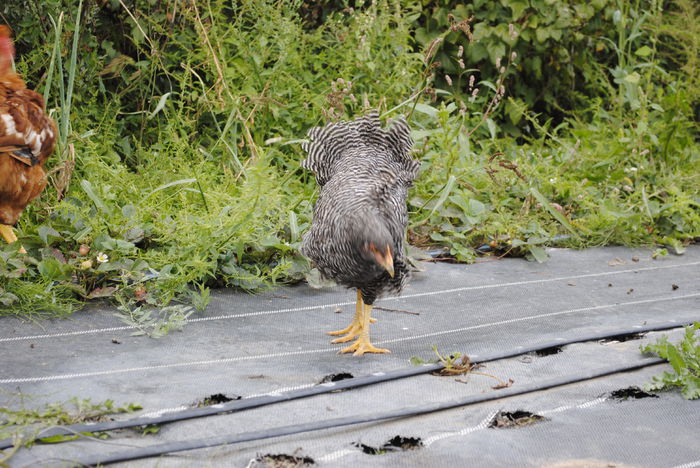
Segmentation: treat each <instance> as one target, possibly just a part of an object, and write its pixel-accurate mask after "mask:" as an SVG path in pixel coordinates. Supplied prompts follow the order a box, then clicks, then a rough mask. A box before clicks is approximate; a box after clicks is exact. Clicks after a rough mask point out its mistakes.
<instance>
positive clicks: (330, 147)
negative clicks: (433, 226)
mask: <svg viewBox="0 0 700 468" xmlns="http://www.w3.org/2000/svg"><path fill="white" fill-rule="evenodd" d="M307 135H308V137H309V140H310V141H308V142H305V143H303V144H302V149H304V151H306V152H307V154H308V157H307V158H306V159H305V160H304V161H302V163H301V166H302V167H303V168H305V169H309V170H310V171H313V172H314V173H315V174H316V181H317V182H318V184H319V185H325V183H326V182H328V180H329V179H330V178H331V177H332V176H333V172H334V166H335V163H336V162H337V161H338V160H339V159H340V158H341V157H342V156H343V154H345V153H346V152H347V151H349V150H352V149H354V148H358V149H359V148H368V147H370V148H371V147H374V148H376V149H377V150H380V151H382V152H388V153H389V154H390V155H391V159H392V160H394V161H396V162H398V163H400V164H401V165H402V166H404V168H405V170H406V171H407V172H408V173H409V174H410V175H411V179H412V178H413V177H415V175H416V173H417V172H418V165H419V163H418V162H417V161H415V160H413V159H411V157H410V155H409V153H410V150H411V147H412V146H413V140H412V139H411V136H410V128H409V127H408V124H407V123H406V121H405V120H404V119H403V118H399V119H396V120H394V121H393V122H392V123H391V125H390V126H389V128H388V130H383V129H382V128H381V125H380V122H379V114H378V113H377V112H376V111H373V112H371V113H369V114H368V115H366V116H364V117H360V118H358V119H355V120H352V121H342V122H335V123H331V124H328V125H326V126H325V127H314V128H312V129H310V130H309V131H308V133H307Z"/></svg>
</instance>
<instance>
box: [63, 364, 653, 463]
mask: <svg viewBox="0 0 700 468" xmlns="http://www.w3.org/2000/svg"><path fill="white" fill-rule="evenodd" d="M664 362H666V361H665V360H664V359H660V358H647V359H644V360H643V361H642V362H637V363H635V364H632V365H627V366H615V367H608V368H605V369H602V370H598V371H591V372H587V373H585V374H583V375H578V376H575V377H565V378H558V379H551V380H548V381H545V382H537V383H535V384H531V385H524V386H521V387H516V388H513V387H510V388H507V389H504V390H503V391H498V392H492V393H486V394H483V393H481V394H477V395H471V396H469V397H466V398H463V399H460V400H453V401H449V402H443V403H436V404H432V405H426V406H419V407H414V408H402V409H398V410H393V411H387V412H385V413H380V414H373V415H365V416H347V417H343V418H334V419H328V420H325V421H314V422H310V423H303V424H293V425H291V426H283V427H276V428H272V429H265V430H261V431H252V432H244V433H242V434H229V435H224V436H212V437H207V438H203V439H195V440H182V441H176V442H168V443H164V444H156V445H151V446H150V447H143V448H138V449H134V450H125V451H121V452H114V453H110V454H106V455H100V454H95V455H89V456H85V457H83V458H80V459H76V460H67V459H64V461H66V462H70V463H74V464H76V465H78V466H96V465H105V464H110V463H117V462H124V461H129V460H137V459H141V458H149V457H154V456H158V455H163V454H167V453H174V452H183V451H186V450H195V449H203V448H208V447H216V446H220V445H230V444H237V443H241V442H250V441H254V440H264V439H271V438H273V437H282V436H287V435H292V434H301V433H304V432H311V431H318V430H322V429H332V428H338V427H343V426H350V425H354V424H363V423H372V422H378V421H385V420H388V419H400V418H406V417H411V416H420V415H424V414H428V413H434V412H437V411H443V410H447V409H452V408H459V407H464V406H469V405H474V404H477V403H483V402H486V401H492V400H499V399H502V398H508V397H512V396H517V395H523V394H526V393H532V392H537V391H542V390H548V389H550V388H555V387H561V386H563V385H569V384H573V383H577V382H582V381H585V380H591V379H595V378H599V377H604V376H606V375H611V374H617V373H620V372H629V371H633V370H637V369H642V368H644V367H649V366H654V365H658V364H663V363H664Z"/></svg>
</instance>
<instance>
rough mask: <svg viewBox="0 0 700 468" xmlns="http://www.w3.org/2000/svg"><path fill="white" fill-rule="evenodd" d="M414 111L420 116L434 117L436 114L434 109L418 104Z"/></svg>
mask: <svg viewBox="0 0 700 468" xmlns="http://www.w3.org/2000/svg"><path fill="white" fill-rule="evenodd" d="M416 110H417V111H418V112H420V113H421V114H426V115H429V116H431V117H435V116H436V115H437V112H438V111H437V109H436V108H434V107H432V106H429V105H427V104H423V103H420V102H419V103H417V104H416Z"/></svg>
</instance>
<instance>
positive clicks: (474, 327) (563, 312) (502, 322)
mask: <svg viewBox="0 0 700 468" xmlns="http://www.w3.org/2000/svg"><path fill="white" fill-rule="evenodd" d="M693 297H700V293H697V294H686V295H683V296H674V297H662V298H657V299H644V300H640V301H631V302H617V303H615V304H604V305H597V306H591V307H581V308H578V309H569V310H561V311H559V312H548V313H546V314H538V315H530V316H527V317H518V318H512V319H507V320H499V321H498V322H490V323H482V324H479V325H472V326H470V327H462V328H455V329H454V330H443V331H439V332H433V333H424V334H422V335H413V336H406V337H402V338H392V339H389V340H382V341H377V342H376V344H385V343H398V342H400V341H408V340H415V339H418V338H428V337H431V336H440V335H446V334H449V333H457V332H463V331H468V330H477V329H479V328H486V327H492V326H494V325H506V324H509V323H516V322H523V321H525V320H532V319H536V318H544V317H555V316H557V315H566V314H573V313H575V312H588V311H592V310H601V309H609V308H611V307H621V306H629V305H639V304H649V303H652V302H662V301H675V300H680V299H689V298H693ZM470 357H472V358H475V357H477V355H476V354H474V355H470Z"/></svg>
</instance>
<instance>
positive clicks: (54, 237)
mask: <svg viewBox="0 0 700 468" xmlns="http://www.w3.org/2000/svg"><path fill="white" fill-rule="evenodd" d="M171 3H172V2H171ZM171 3H168V2H152V1H149V0H135V1H131V2H122V1H112V2H82V3H81V0H47V1H45V2H42V4H41V8H38V3H37V2H35V1H34V0H14V1H11V2H4V3H2V5H0V18H2V21H4V22H8V23H9V24H11V25H12V26H13V29H14V32H15V36H16V38H17V52H18V53H17V63H16V67H17V70H18V71H19V72H20V73H22V74H23V76H25V77H26V78H27V80H28V84H29V86H30V87H32V88H35V89H38V90H40V91H42V92H43V93H44V94H45V95H46V96H47V110H48V112H49V113H50V114H51V115H53V116H54V118H56V120H57V122H58V124H59V130H60V139H59V140H60V144H59V148H58V152H57V155H56V156H55V157H54V158H53V159H52V160H51V162H50V164H51V167H50V168H49V181H50V184H49V188H48V189H47V190H46V191H45V192H44V194H43V195H42V198H41V199H40V200H37V201H35V202H34V203H32V204H31V205H30V206H29V207H28V208H27V210H25V212H24V214H23V216H22V217H21V218H20V225H19V226H18V228H19V234H20V240H21V243H22V244H23V245H24V246H25V247H26V248H27V250H28V254H27V255H20V254H19V253H18V252H17V249H16V246H4V245H3V246H0V305H2V307H0V314H3V315H8V314H9V315H16V316H19V317H23V318H27V319H40V318H44V317H50V316H61V317H62V316H67V315H69V314H70V313H72V312H73V311H75V310H76V309H78V308H80V307H81V306H82V305H83V304H84V303H85V301H89V300H97V299H103V300H110V301H112V303H114V304H119V305H121V306H123V307H124V311H123V312H122V313H124V314H126V315H125V316H124V317H125V319H126V320H129V321H131V322H130V323H133V324H135V326H137V325H139V326H142V327H143V328H144V330H148V333H154V332H155V330H160V331H158V332H155V333H156V334H160V333H162V332H165V331H167V330H169V329H171V328H172V329H176V328H177V327H178V326H180V324H182V323H185V321H186V317H185V316H186V314H188V313H189V311H187V312H184V311H183V310H179V311H175V310H170V312H172V314H171V313H170V312H166V313H161V312H158V310H159V309H163V308H164V307H168V306H169V305H170V304H171V303H174V304H178V305H186V304H191V305H193V306H194V307H195V308H196V309H197V310H201V309H202V308H204V307H206V304H207V302H208V298H209V291H211V290H212V289H214V288H218V287H233V288H239V289H242V290H245V291H252V292H255V291H259V290H261V289H264V288H268V287H270V286H271V285H274V284H276V283H284V282H288V283H292V282H297V281H300V280H303V279H304V278H306V279H307V280H310V281H311V282H314V273H313V272H311V271H310V269H309V265H308V262H306V261H305V260H304V259H303V258H302V257H301V255H300V253H299V245H300V242H301V236H302V234H303V233H304V231H305V230H306V229H308V226H309V223H310V220H311V215H312V205H313V199H314V197H315V196H316V194H315V184H314V181H313V177H312V175H311V174H309V173H308V172H306V171H303V170H301V169H300V167H299V161H300V160H301V159H302V158H303V154H302V151H301V149H300V148H299V146H298V143H299V141H300V140H301V138H303V136H304V134H305V132H306V130H307V129H308V128H309V127H311V126H314V125H319V124H322V123H324V122H325V121H329V120H335V119H341V118H342V119H344V118H351V117H353V116H355V115H358V114H361V113H363V112H364V111H366V110H367V109H369V108H378V109H379V110H380V112H382V113H383V114H384V116H385V117H389V118H393V117H395V116H397V115H398V114H399V113H403V114H405V115H406V116H408V117H409V119H410V124H411V126H412V128H413V129H414V131H413V137H414V139H415V141H416V145H415V148H416V150H417V152H416V157H418V158H420V160H421V165H422V170H421V173H420V175H419V178H418V180H417V181H416V185H415V187H414V188H413V189H412V190H411V192H410V198H409V209H410V228H409V240H410V242H411V243H413V244H414V245H416V246H419V247H425V248H431V249H432V248H439V249H441V250H444V251H445V252H444V254H443V256H445V257H449V259H451V260H457V261H464V262H471V261H474V260H476V259H477V258H479V257H480V256H485V255H497V256H504V255H511V256H524V257H526V258H529V259H532V260H536V261H544V260H546V250H545V248H546V247H547V246H553V245H559V246H567V247H577V248H580V247H586V246H597V245H605V244H610V243H615V244H623V245H648V246H652V245H653V246H657V245H658V246H659V247H660V248H662V249H666V250H667V251H674V252H677V253H682V251H683V249H684V248H685V246H686V245H687V244H688V243H689V242H692V241H693V239H695V238H697V237H699V236H700V199H699V198H698V195H697V186H698V184H699V183H700V181H699V177H700V175H698V172H697V170H696V168H697V166H698V164H700V150H699V149H698V148H699V147H698V133H697V128H698V126H697V115H698V113H697V109H698V104H697V97H698V94H697V89H700V86H697V73H695V72H694V70H695V68H693V67H695V65H696V61H697V54H695V55H693V53H694V52H696V49H697V37H696V36H697V27H696V25H695V23H696V21H694V20H695V18H694V17H693V12H694V11H695V9H694V8H695V7H694V5H692V4H689V3H688V2H687V0H673V1H672V2H671V4H670V5H669V6H668V8H667V9H666V10H661V9H660V4H659V3H658V2H650V1H646V0H641V1H639V2H625V1H619V2H618V1H615V0H601V1H594V2H593V3H592V4H590V5H582V4H579V3H577V2H573V1H568V0H567V1H566V2H559V3H557V4H556V5H554V4H553V3H551V2H550V1H545V0H538V1H534V2H527V3H523V2H520V0H499V1H498V2H495V3H494V2H491V3H493V4H491V3H489V2H473V3H471V4H469V5H458V4H457V3H455V2H453V1H447V0H438V1H435V0H430V1H427V0H426V1H424V2H422V3H421V4H415V3H411V4H408V3H407V2H403V1H401V0H379V1H377V2H354V3H353V4H352V5H350V4H346V2H342V1H334V2H325V3H324V2H310V3H309V2H302V3H303V4H299V3H297V2H282V3H280V2H275V1H272V0H265V1H252V0H246V1H242V2H233V3H232V2H229V1H224V0H212V1H211V2H207V3H206V4H202V3H201V2H193V1H192V2H190V1H186V2H179V3H178V6H177V8H172V4H171ZM666 13H669V14H666ZM450 15H452V16H450ZM472 16H473V18H472ZM509 25H512V28H511V27H510V26H509ZM460 46H461V49H460ZM513 52H514V53H515V54H513ZM499 57H500V58H501V60H500V62H499V63H496V62H497V61H498V60H497V59H498V58H499ZM438 62H440V63H439V65H438ZM477 68H478V69H477ZM450 82H451V84H450ZM514 135H515V136H517V138H515V139H514V138H513V136H514ZM660 252H661V251H660ZM127 311H128V312H127ZM134 311H137V312H134ZM171 315H172V316H171ZM168 323H172V324H173V327H170V326H169V325H167V324H168ZM175 324H177V325H175Z"/></svg>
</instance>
